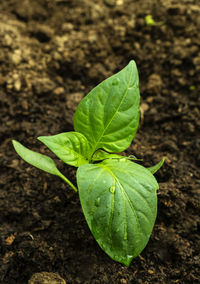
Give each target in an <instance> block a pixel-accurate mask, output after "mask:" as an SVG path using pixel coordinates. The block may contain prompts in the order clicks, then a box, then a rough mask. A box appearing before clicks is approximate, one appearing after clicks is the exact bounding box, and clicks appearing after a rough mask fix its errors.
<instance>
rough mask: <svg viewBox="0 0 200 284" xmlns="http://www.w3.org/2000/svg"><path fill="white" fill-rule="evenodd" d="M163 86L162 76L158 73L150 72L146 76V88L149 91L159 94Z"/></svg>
mask: <svg viewBox="0 0 200 284" xmlns="http://www.w3.org/2000/svg"><path fill="white" fill-rule="evenodd" d="M162 86H163V82H162V78H161V77H160V75H158V74H152V75H151V76H149V78H148V83H147V90H148V91H149V92H151V93H155V94H159V93H160V92H161V89H162Z"/></svg>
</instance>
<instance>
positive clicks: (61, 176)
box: [59, 172, 78, 192]
mask: <svg viewBox="0 0 200 284" xmlns="http://www.w3.org/2000/svg"><path fill="white" fill-rule="evenodd" d="M59 177H60V178H61V179H63V180H64V181H65V182H66V183H67V184H68V185H69V186H71V188H73V190H74V191H75V192H77V191H78V189H77V188H76V187H75V186H74V185H73V183H71V181H70V180H68V178H66V177H65V176H64V175H63V174H61V172H60V173H59Z"/></svg>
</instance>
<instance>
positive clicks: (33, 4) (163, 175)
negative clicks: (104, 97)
mask: <svg viewBox="0 0 200 284" xmlns="http://www.w3.org/2000/svg"><path fill="white" fill-rule="evenodd" d="M147 15H151V16H152V17H153V19H154V20H155V22H156V24H155V25H152V26H148V25H147V23H146V21H145V16H147ZM199 30H200V5H199V0H196V1H195V0H182V1H180V0H179V1H178V0H177V1H173V0H166V1H159V0H157V1H156V0H146V1H143V0H76V1H75V0H63V1H62V0H24V1H16V0H7V1H1V2H0V108H1V111H0V121H1V124H0V187H1V190H0V254H1V260H0V261H1V266H0V283H2V284H8V283H9V284H15V283H17V284H24V283H28V281H29V283H65V282H66V283H114V284H115V283H122V284H126V283H142V284H144V283H154V284H155V283H170V284H172V283H200V276H199V271H200V267H199V263H200V259H199V247H200V242H199V233H198V230H199V228H200V218H199V209H200V206H199V188H200V172H199V165H200V136H199V133H200V96H199V93H200V85H199V82H200V33H199ZM130 59H134V60H135V61H136V63H137V66H138V69H139V74H140V89H141V114H142V115H141V123H140V128H139V131H138V133H137V135H136V137H135V139H134V141H133V143H132V145H131V147H130V148H129V149H128V150H127V151H126V153H128V154H129V153H131V154H133V155H136V156H137V157H139V158H142V159H144V165H145V166H151V165H153V164H155V163H157V162H158V161H159V160H160V159H161V158H162V157H163V156H166V157H167V158H166V162H165V164H164V166H163V168H162V169H161V170H160V171H159V172H158V173H157V174H156V178H157V179H158V182H159V184H160V190H159V192H158V217H157V220H156V224H155V227H154V230H153V234H152V236H151V239H150V241H149V243H148V245H147V247H146V248H145V249H144V251H143V252H142V253H141V255H140V256H139V257H137V258H136V259H134V260H133V261H132V264H131V265H130V267H129V268H126V267H125V266H123V265H121V264H119V263H116V262H114V261H113V260H111V259H110V258H109V257H108V256H107V255H106V254H105V253H104V252H103V251H102V250H101V249H100V248H99V246H98V244H97V243H96V241H95V240H94V238H93V237H92V235H91V233H90V231H89V229H88V226H87V224H86V221H85V219H84V216H83V214H82V211H81V207H80V202H79V199H78V195H77V194H76V193H74V192H73V191H72V190H71V189H70V188H69V187H68V186H67V185H66V184H65V183H63V182H62V181H61V180H60V179H58V178H56V177H55V176H50V175H48V174H45V173H43V172H40V171H39V170H37V169H35V168H33V167H31V166H30V165H28V164H27V163H25V162H23V161H22V160H21V159H20V158H19V156H18V155H17V154H16V153H15V151H14V149H13V147H12V145H11V139H16V140H18V141H20V142H22V143H23V144H24V145H26V146H27V147H29V148H31V149H33V150H35V151H40V152H41V153H46V154H49V155H50V156H52V157H54V156H53V155H51V153H50V151H48V150H47V149H46V148H45V147H44V146H43V145H42V144H41V143H40V142H39V141H37V140H36V137H38V136H40V135H53V134H58V133H60V132H64V131H69V130H72V129H73V113H74V111H75V109H76V107H77V104H78V102H79V101H80V100H81V98H82V97H83V96H84V95H86V94H87V93H88V91H89V90H91V89H92V88H93V87H94V86H95V85H96V84H98V83H99V82H101V81H102V80H103V79H105V78H107V77H109V76H110V75H112V74H114V73H116V72H117V71H119V70H120V69H121V68H123V67H124V66H125V65H126V64H127V63H128V62H129V60H130ZM58 165H59V168H60V169H61V171H62V172H63V173H64V174H65V175H66V176H67V177H68V178H70V179H71V180H72V181H73V182H74V183H76V178H75V169H74V168H72V167H68V166H66V165H63V164H61V163H60V162H59V161H58ZM40 272H42V273H40ZM47 272H48V273H47ZM45 273H47V275H46V274H45ZM34 274H36V276H34ZM45 275H46V276H45ZM51 275H53V276H52V280H45V279H51ZM55 275H56V276H55ZM38 277H39V278H40V280H39V278H38ZM49 277H50V278H49ZM33 279H37V280H35V281H34V280H33ZM55 279H57V280H55ZM59 279H60V280H59ZM45 281H46V282H45ZM55 281H57V282H55ZM59 281H60V282H59Z"/></svg>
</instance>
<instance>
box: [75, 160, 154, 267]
mask: <svg viewBox="0 0 200 284" xmlns="http://www.w3.org/2000/svg"><path fill="white" fill-rule="evenodd" d="M77 182H78V189H79V196H80V201H81V205H82V208H83V212H84V215H85V218H86V220H87V223H88V225H89V228H90V230H91V231H92V233H93V235H94V237H95V239H96V240H97V242H98V244H99V245H100V247H101V248H102V249H103V250H104V251H105V252H106V253H107V254H108V255H109V256H110V257H111V258H112V259H114V260H116V261H118V262H121V263H123V264H125V265H127V266H129V264H130V262H131V260H132V259H133V258H134V257H136V256H137V255H139V254H140V253H141V251H142V250H143V249H144V247H145V246H146V244H147V242H148V240H149V237H150V234H151V232H152V229H153V226H154V222H155V218H156V213H157V195H156V190H157V189H158V184H157V182H156V179H155V178H154V176H153V175H152V174H151V173H150V171H148V170H147V169H145V168H144V167H142V166H140V165H138V164H136V163H133V162H131V161H128V160H123V161H122V160H120V161H119V160H115V159H112V160H105V161H103V162H101V163H99V164H87V165H82V166H80V168H79V169H78V172H77Z"/></svg>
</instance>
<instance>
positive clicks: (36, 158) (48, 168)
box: [12, 140, 59, 176]
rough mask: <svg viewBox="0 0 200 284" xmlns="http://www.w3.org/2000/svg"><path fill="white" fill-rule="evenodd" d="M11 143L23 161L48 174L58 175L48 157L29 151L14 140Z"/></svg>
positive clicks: (54, 165)
mask: <svg viewBox="0 0 200 284" xmlns="http://www.w3.org/2000/svg"><path fill="white" fill-rule="evenodd" d="M12 143H13V146H14V148H15V151H16V152H17V154H18V155H19V156H20V157H21V158H22V159H23V160H24V161H26V162H27V163H29V164H31V165H32V166H34V167H36V168H38V169H40V170H43V171H45V172H47V173H49V174H52V175H56V176H57V175H59V170H58V169H57V168H56V164H55V163H54V161H53V160H52V159H51V158H50V157H48V156H46V155H43V154H40V153H37V152H34V151H31V150H29V149H28V148H26V147H24V146H23V145H22V144H21V143H19V142H17V141H16V140H13V141H12Z"/></svg>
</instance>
